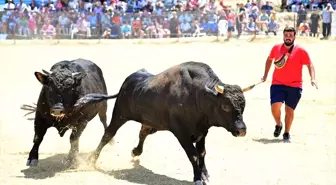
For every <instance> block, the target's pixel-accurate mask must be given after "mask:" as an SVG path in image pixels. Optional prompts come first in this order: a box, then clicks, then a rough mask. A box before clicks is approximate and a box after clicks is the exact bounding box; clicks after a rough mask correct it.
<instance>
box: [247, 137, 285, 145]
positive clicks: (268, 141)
mask: <svg viewBox="0 0 336 185" xmlns="http://www.w3.org/2000/svg"><path fill="white" fill-rule="evenodd" d="M252 140H253V141H255V142H258V143H262V144H274V143H283V140H282V139H278V138H272V139H269V138H258V139H252Z"/></svg>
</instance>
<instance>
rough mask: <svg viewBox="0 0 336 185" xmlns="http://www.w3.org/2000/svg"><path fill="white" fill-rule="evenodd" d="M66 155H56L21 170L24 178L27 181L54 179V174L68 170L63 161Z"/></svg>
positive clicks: (83, 156)
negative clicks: (27, 179)
mask: <svg viewBox="0 0 336 185" xmlns="http://www.w3.org/2000/svg"><path fill="white" fill-rule="evenodd" d="M67 155H68V154H56V155H54V156H51V157H47V158H45V159H39V161H38V164H37V166H33V167H28V168H27V169H24V170H21V172H22V173H23V174H24V178H29V179H46V178H50V177H54V176H55V174H57V173H60V172H64V171H65V170H69V168H68V167H67V166H66V163H65V159H66V157H67ZM86 156H88V154H87V153H80V154H79V156H78V158H85V157H86Z"/></svg>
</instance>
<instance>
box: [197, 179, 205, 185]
mask: <svg viewBox="0 0 336 185" xmlns="http://www.w3.org/2000/svg"><path fill="white" fill-rule="evenodd" d="M195 185H203V182H202V181H201V180H198V181H196V182H195Z"/></svg>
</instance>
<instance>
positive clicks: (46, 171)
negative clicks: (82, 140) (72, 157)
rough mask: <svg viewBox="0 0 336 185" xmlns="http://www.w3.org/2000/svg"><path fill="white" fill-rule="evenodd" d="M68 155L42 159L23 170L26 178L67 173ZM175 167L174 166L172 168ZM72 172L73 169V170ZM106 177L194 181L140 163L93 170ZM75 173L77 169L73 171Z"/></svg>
mask: <svg viewBox="0 0 336 185" xmlns="http://www.w3.org/2000/svg"><path fill="white" fill-rule="evenodd" d="M88 155H89V154H88V153H80V154H79V158H80V159H86V158H87V156H88ZM66 156H67V154H56V155H54V156H51V157H48V158H45V159H40V160H39V162H38V165H37V166H34V167H28V168H27V169H24V170H21V172H22V173H23V174H24V178H30V179H46V178H51V177H54V176H55V175H56V174H57V173H62V172H66V171H67V170H69V169H68V168H67V166H66V164H65V163H64V161H65V158H66ZM172 167H173V166H172ZM71 170H72V169H71ZM92 170H97V171H98V172H101V173H103V174H106V175H110V176H112V177H114V178H115V179H119V180H126V181H129V182H133V183H137V184H145V185H158V184H166V185H193V182H192V181H185V180H178V179H175V178H172V177H168V176H166V175H161V174H156V173H154V172H153V171H151V170H149V169H147V168H145V167H143V166H141V165H140V164H139V161H136V162H134V168H131V169H121V170H111V171H104V170H101V169H98V168H96V169H95V168H92ZM73 171H74V172H75V171H76V169H73Z"/></svg>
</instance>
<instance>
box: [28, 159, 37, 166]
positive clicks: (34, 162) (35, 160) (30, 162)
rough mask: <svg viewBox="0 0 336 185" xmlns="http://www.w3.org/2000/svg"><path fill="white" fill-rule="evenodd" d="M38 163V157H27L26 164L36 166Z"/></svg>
mask: <svg viewBox="0 0 336 185" xmlns="http://www.w3.org/2000/svg"><path fill="white" fill-rule="evenodd" d="M37 163H38V159H28V160H27V163H26V166H36V165H37Z"/></svg>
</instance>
